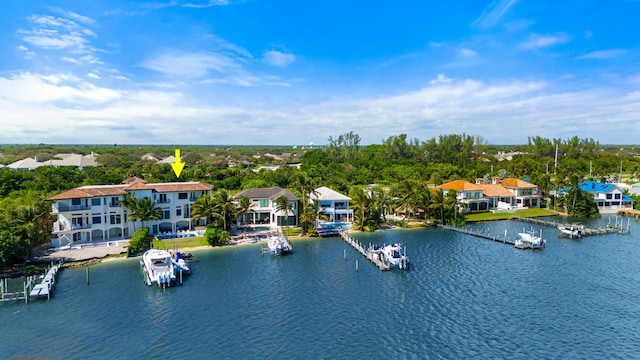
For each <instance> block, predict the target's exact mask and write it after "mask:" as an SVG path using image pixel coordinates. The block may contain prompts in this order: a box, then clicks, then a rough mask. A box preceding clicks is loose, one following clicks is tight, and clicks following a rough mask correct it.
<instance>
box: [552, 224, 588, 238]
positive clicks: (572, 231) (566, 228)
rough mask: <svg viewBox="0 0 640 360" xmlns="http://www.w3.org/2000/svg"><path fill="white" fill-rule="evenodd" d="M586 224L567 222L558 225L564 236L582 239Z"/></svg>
mask: <svg viewBox="0 0 640 360" xmlns="http://www.w3.org/2000/svg"><path fill="white" fill-rule="evenodd" d="M583 230H584V225H576V224H565V225H558V232H559V235H560V236H562V237H568V238H570V239H581V238H582V231H583Z"/></svg>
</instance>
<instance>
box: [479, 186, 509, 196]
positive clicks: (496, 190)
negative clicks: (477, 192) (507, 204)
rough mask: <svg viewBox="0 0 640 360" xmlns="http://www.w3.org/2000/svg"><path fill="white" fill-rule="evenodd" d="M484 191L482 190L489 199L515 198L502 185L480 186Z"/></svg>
mask: <svg viewBox="0 0 640 360" xmlns="http://www.w3.org/2000/svg"><path fill="white" fill-rule="evenodd" d="M480 186H482V187H483V188H484V189H482V193H483V194H484V196H487V197H513V193H512V192H511V191H509V190H507V189H506V188H505V187H504V186H502V185H497V184H486V185H480Z"/></svg>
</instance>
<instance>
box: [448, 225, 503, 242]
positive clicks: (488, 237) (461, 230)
mask: <svg viewBox="0 0 640 360" xmlns="http://www.w3.org/2000/svg"><path fill="white" fill-rule="evenodd" d="M438 228H441V229H445V230H451V231H456V232H459V233H461V234H466V235H471V236H475V237H477V238H481V239H486V240H491V241H495V242H499V243H503V244H509V245H511V246H514V245H515V240H513V239H508V238H507V236H506V234H505V235H503V236H496V235H491V234H489V233H488V232H486V233H483V232H480V231H473V230H470V229H465V228H459V227H454V226H449V225H438Z"/></svg>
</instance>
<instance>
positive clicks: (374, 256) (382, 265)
mask: <svg viewBox="0 0 640 360" xmlns="http://www.w3.org/2000/svg"><path fill="white" fill-rule="evenodd" d="M339 234H340V237H341V238H342V240H344V241H345V242H346V243H347V244H349V245H351V247H353V248H354V249H356V251H357V252H359V253H360V254H362V256H364V257H365V259H367V260H369V261H371V263H373V264H374V265H375V266H377V267H378V268H379V269H380V270H382V271H387V270H389V264H388V263H387V262H386V261H384V260H382V259H381V258H380V253H377V252H372V251H369V252H367V251H366V250H365V249H364V248H363V247H362V245H360V243H359V242H357V241H355V240H354V239H353V238H352V237H351V236H350V235H349V234H347V232H346V231H344V230H342V231H340V232H339Z"/></svg>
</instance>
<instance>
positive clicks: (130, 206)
mask: <svg viewBox="0 0 640 360" xmlns="http://www.w3.org/2000/svg"><path fill="white" fill-rule="evenodd" d="M120 204H121V205H122V206H123V207H124V208H125V209H127V211H128V212H129V218H128V219H127V221H131V222H132V223H133V232H136V220H137V219H136V218H134V217H133V214H134V213H135V212H136V210H137V209H138V199H137V198H136V197H135V196H133V195H131V194H129V193H127V195H125V196H124V199H122V200H120Z"/></svg>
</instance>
